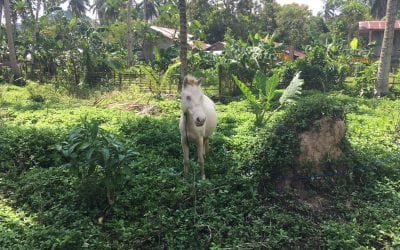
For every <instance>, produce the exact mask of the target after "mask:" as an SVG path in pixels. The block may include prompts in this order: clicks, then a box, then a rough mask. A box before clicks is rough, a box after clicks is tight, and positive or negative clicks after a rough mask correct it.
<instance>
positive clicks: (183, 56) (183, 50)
mask: <svg viewBox="0 0 400 250" xmlns="http://www.w3.org/2000/svg"><path fill="white" fill-rule="evenodd" d="M179 26H180V28H179V40H180V52H179V59H180V61H181V77H180V79H179V86H178V88H179V90H180V89H181V88H182V84H183V78H184V77H185V76H186V75H187V73H188V67H187V50H188V44H187V20H186V0H179Z"/></svg>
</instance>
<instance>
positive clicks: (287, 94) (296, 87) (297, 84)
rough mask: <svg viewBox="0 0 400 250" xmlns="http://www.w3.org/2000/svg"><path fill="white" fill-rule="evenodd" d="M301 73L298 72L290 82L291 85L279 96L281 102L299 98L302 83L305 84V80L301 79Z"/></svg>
mask: <svg viewBox="0 0 400 250" xmlns="http://www.w3.org/2000/svg"><path fill="white" fill-rule="evenodd" d="M300 73H301V72H297V73H296V75H295V76H294V77H293V79H292V81H291V82H290V84H289V86H287V88H286V89H285V91H283V94H282V96H281V98H279V103H280V104H281V105H283V104H285V103H288V102H293V101H294V99H295V98H297V97H298V96H299V95H300V94H301V89H302V85H303V84H304V80H303V79H300Z"/></svg>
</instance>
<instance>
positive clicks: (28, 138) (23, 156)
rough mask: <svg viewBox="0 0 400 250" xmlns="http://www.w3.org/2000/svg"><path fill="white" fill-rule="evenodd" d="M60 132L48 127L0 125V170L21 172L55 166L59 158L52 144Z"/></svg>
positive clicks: (58, 162) (55, 141) (56, 141)
mask: <svg viewBox="0 0 400 250" xmlns="http://www.w3.org/2000/svg"><path fill="white" fill-rule="evenodd" d="M61 134H62V132H60V131H56V130H50V129H37V128H24V127H15V126H5V125H2V126H0V171H1V172H7V171H12V172H14V171H16V172H17V173H21V172H23V171H25V170H28V169H30V168H34V167H41V168H48V167H50V166H57V165H58V164H60V161H59V160H60V159H59V154H58V153H57V151H56V150H55V147H54V146H55V145H56V143H58V142H59V140H60V136H61Z"/></svg>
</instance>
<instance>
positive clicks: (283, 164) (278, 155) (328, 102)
mask: <svg viewBox="0 0 400 250" xmlns="http://www.w3.org/2000/svg"><path fill="white" fill-rule="evenodd" d="M322 117H330V118H340V119H342V120H344V109H343V104H341V103H340V101H338V100H336V99H334V98H329V97H326V96H324V95H313V96H309V97H307V98H304V99H300V100H299V102H298V104H296V105H293V106H291V107H290V108H289V109H288V111H287V112H286V113H285V114H284V115H283V116H282V117H281V118H280V119H278V120H277V122H276V123H275V124H274V125H273V126H272V127H271V128H268V129H265V130H264V131H262V132H261V134H260V136H259V139H258V141H257V142H256V143H255V144H254V146H253V150H254V151H253V152H254V155H253V156H252V160H251V162H250V164H249V165H248V166H247V167H249V171H250V172H255V173H256V175H258V176H259V178H260V185H261V186H260V187H261V188H262V189H263V188H268V187H270V188H271V184H276V183H278V182H280V181H283V180H284V179H285V174H287V173H288V170H291V171H295V166H297V165H298V162H297V157H298V156H299V153H300V139H299V136H298V135H299V134H300V133H301V132H303V131H305V130H307V129H308V128H310V127H311V125H313V123H314V122H315V121H316V120H318V119H321V118H322ZM327 163H328V162H327ZM341 163H344V162H341ZM348 163H350V162H348ZM346 164H347V163H346ZM325 167H327V168H333V170H334V171H337V169H336V167H337V166H335V164H325ZM295 172H297V171H295ZM298 174H300V175H307V176H310V175H312V174H313V171H312V169H307V168H305V169H303V170H302V173H298ZM272 187H274V186H272Z"/></svg>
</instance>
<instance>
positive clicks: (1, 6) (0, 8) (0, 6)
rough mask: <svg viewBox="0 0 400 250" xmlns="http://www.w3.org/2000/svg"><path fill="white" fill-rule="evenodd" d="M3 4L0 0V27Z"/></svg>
mask: <svg viewBox="0 0 400 250" xmlns="http://www.w3.org/2000/svg"><path fill="white" fill-rule="evenodd" d="M3 4H4V1H3V0H0V27H1V21H2V20H3Z"/></svg>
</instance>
